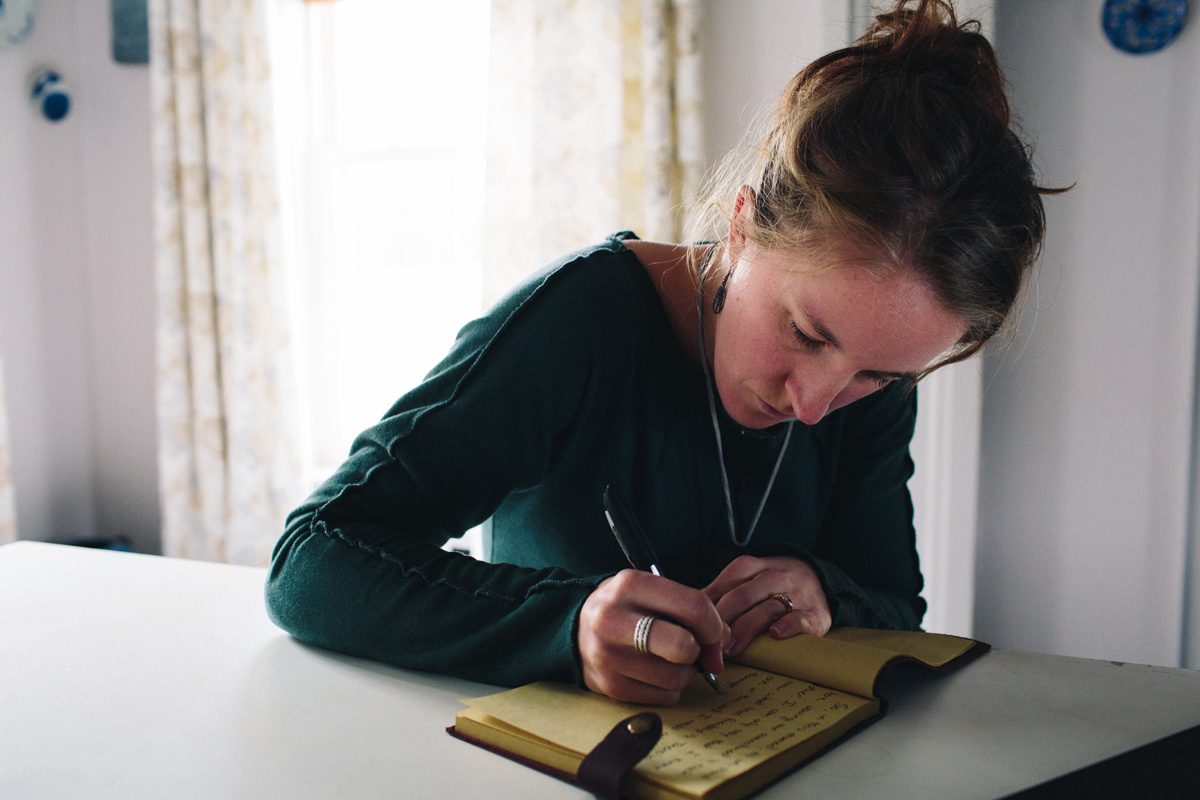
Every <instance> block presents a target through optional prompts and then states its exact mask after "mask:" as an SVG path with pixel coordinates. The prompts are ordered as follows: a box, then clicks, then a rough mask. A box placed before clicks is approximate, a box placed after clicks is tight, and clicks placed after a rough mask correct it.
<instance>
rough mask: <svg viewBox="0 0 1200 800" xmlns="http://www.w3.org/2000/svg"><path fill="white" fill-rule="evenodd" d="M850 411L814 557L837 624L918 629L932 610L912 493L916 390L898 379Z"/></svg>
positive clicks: (851, 407)
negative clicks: (925, 596)
mask: <svg viewBox="0 0 1200 800" xmlns="http://www.w3.org/2000/svg"><path fill="white" fill-rule="evenodd" d="M847 411H849V412H851V413H848V414H847V416H846V419H845V421H844V424H843V428H842V435H841V446H840V448H839V452H838V455H837V462H836V465H835V468H834V469H835V471H834V483H833V491H832V494H831V497H830V504H829V508H828V511H827V513H826V515H825V520H824V523H823V524H822V527H821V533H820V536H819V538H818V540H817V543H816V546H815V547H814V548H813V552H812V554H811V557H810V558H809V559H808V560H809V562H810V563H811V564H812V565H813V567H814V568H815V569H816V571H817V573H818V574H819V575H820V578H821V583H822V586H823V587H824V588H825V594H826V596H827V598H828V599H829V606H830V612H831V614H832V616H833V624H834V625H848V626H853V627H860V628H886V629H898V630H916V629H917V628H918V627H919V626H920V624H921V618H922V617H923V616H924V614H925V601H924V600H923V599H922V598H921V595H920V593H921V589H922V586H923V581H922V578H921V570H920V565H919V564H918V559H917V547H916V533H915V531H914V529H913V524H912V514H913V506H912V499H911V496H910V495H909V492H908V479H909V478H910V477H912V474H913V462H912V458H911V457H910V456H909V452H908V446H909V443H910V441H911V440H912V435H913V430H914V428H915V425H916V414H917V397H916V391H915V389H912V390H909V389H908V388H907V387H906V386H904V385H901V384H894V385H892V386H890V387H888V388H887V389H885V390H884V391H881V392H878V393H876V394H874V395H871V396H869V397H866V398H864V399H862V400H860V401H858V403H855V404H854V405H853V406H850V407H848V408H847Z"/></svg>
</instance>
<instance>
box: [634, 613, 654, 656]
mask: <svg viewBox="0 0 1200 800" xmlns="http://www.w3.org/2000/svg"><path fill="white" fill-rule="evenodd" d="M653 624H654V617H650V616H646V617H642V618H641V619H639V620H638V621H637V626H636V627H634V629H633V646H634V648H635V649H636V650H637V651H638V652H639V653H649V652H650V626H651V625H653Z"/></svg>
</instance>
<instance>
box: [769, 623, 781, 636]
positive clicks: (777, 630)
mask: <svg viewBox="0 0 1200 800" xmlns="http://www.w3.org/2000/svg"><path fill="white" fill-rule="evenodd" d="M771 635H772V636H782V635H783V630H782V629H781V628H780V627H779V626H778V625H775V626H773V627H772V628H771Z"/></svg>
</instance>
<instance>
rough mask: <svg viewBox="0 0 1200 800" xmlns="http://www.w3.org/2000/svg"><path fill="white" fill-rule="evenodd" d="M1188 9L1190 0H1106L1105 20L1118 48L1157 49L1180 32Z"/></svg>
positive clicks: (1128, 49) (1165, 44)
mask: <svg viewBox="0 0 1200 800" xmlns="http://www.w3.org/2000/svg"><path fill="white" fill-rule="evenodd" d="M1187 12H1188V4H1187V0H1106V2H1105V3H1104V12H1103V16H1102V17H1101V24H1102V25H1103V26H1104V33H1105V34H1106V35H1107V36H1108V40H1109V41H1110V42H1112V43H1113V46H1114V47H1116V48H1117V49H1118V50H1124V51H1125V52H1126V53H1135V54H1142V53H1153V52H1155V51H1156V50H1161V49H1163V48H1164V47H1166V46H1167V45H1169V44H1170V43H1171V42H1172V41H1173V40H1174V39H1175V37H1176V36H1178V35H1179V32H1180V31H1181V30H1183V23H1184V22H1186V21H1187Z"/></svg>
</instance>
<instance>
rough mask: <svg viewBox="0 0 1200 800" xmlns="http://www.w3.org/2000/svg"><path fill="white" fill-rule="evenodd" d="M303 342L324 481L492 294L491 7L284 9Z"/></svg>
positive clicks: (281, 78)
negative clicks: (486, 285) (487, 253)
mask: <svg viewBox="0 0 1200 800" xmlns="http://www.w3.org/2000/svg"><path fill="white" fill-rule="evenodd" d="M272 16H273V30H272V45H273V51H274V78H275V82H276V87H277V95H278V101H277V107H278V114H277V119H276V126H277V129H278V134H279V142H280V150H281V153H280V155H281V158H280V161H281V175H280V178H281V188H282V195H283V200H282V205H283V216H284V236H285V240H286V242H285V255H286V258H287V261H288V264H289V267H290V275H289V277H290V278H292V280H291V286H290V289H291V294H292V297H293V309H292V316H293V326H292V327H293V333H294V336H293V341H294V345H295V349H296V352H297V353H298V354H299V359H298V361H299V363H298V365H297V366H298V373H299V375H298V377H299V379H300V382H301V384H302V392H303V394H304V398H303V400H304V405H305V408H304V416H305V420H306V422H307V428H308V432H309V436H310V441H309V442H306V449H307V451H308V459H307V461H308V467H309V470H310V471H311V477H312V480H313V482H314V483H315V482H317V481H319V480H322V479H323V478H325V477H326V476H328V475H329V474H330V473H331V472H332V470H333V469H334V468H335V467H336V466H337V464H339V463H340V462H341V461H342V460H343V459H344V458H345V457H346V454H347V453H348V452H349V448H350V443H351V442H352V441H353V439H354V436H355V435H356V434H357V433H358V432H359V431H361V430H362V429H364V428H366V427H368V426H369V425H371V424H373V423H374V422H376V421H378V420H379V418H380V417H381V416H383V414H384V412H385V411H386V410H387V409H388V408H389V407H390V406H391V404H392V403H393V402H394V401H395V400H396V399H397V398H398V397H400V395H402V394H403V393H405V392H406V391H408V390H409V389H411V388H412V387H413V386H415V385H416V384H417V383H418V382H419V381H420V380H421V378H422V377H423V376H424V375H425V373H426V372H428V371H429V370H430V369H431V368H432V367H433V366H434V365H435V364H436V363H437V362H438V361H440V360H441V358H442V357H443V356H444V355H445V354H446V352H447V351H448V349H449V347H450V345H451V343H452V342H453V340H454V336H455V334H456V333H457V331H458V329H459V328H460V327H461V326H462V324H463V323H464V322H466V321H467V320H469V319H471V318H472V317H475V316H478V314H479V313H480V310H481V308H480V304H481V296H482V277H481V263H480V258H481V256H480V254H481V241H480V239H481V235H480V232H481V229H482V224H483V178H484V142H485V133H486V130H485V129H486V121H487V60H488V51H487V33H488V2H487V0H458V2H454V3H427V2H413V1H411V0H403V1H401V0H339V2H336V3H312V4H302V3H299V2H296V0H277V5H276V6H275V9H274V13H273V15H272Z"/></svg>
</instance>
